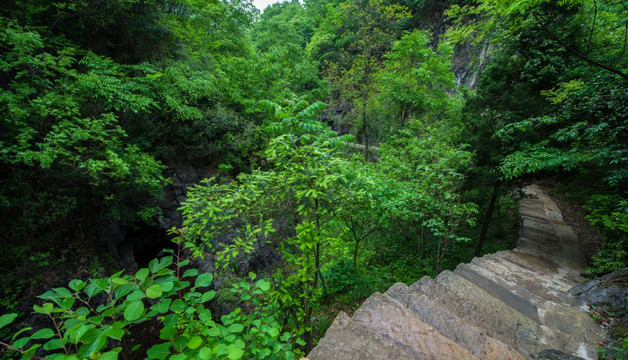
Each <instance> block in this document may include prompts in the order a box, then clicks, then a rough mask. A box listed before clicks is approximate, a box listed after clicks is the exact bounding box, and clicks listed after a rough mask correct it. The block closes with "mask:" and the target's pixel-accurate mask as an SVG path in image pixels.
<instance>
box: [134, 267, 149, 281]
mask: <svg viewBox="0 0 628 360" xmlns="http://www.w3.org/2000/svg"><path fill="white" fill-rule="evenodd" d="M148 274H149V271H148V269H147V268H142V269H139V270H138V271H137V273H135V278H136V279H137V280H139V281H140V282H142V281H144V280H146V278H147V277H148Z"/></svg>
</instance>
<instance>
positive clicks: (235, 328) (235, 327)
mask: <svg viewBox="0 0 628 360" xmlns="http://www.w3.org/2000/svg"><path fill="white" fill-rule="evenodd" d="M243 330H244V325H242V324H231V325H230V326H229V328H228V329H227V331H229V332H230V333H239V332H242V331H243Z"/></svg>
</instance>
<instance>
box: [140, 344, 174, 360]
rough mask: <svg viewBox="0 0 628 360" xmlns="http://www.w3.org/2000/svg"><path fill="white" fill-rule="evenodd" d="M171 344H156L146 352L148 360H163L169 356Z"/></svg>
mask: <svg viewBox="0 0 628 360" xmlns="http://www.w3.org/2000/svg"><path fill="white" fill-rule="evenodd" d="M171 346H172V343H171V342H167V343H163V344H157V345H154V346H153V347H151V348H150V349H148V351H146V355H148V358H149V359H165V358H167V357H168V355H170V347H171Z"/></svg>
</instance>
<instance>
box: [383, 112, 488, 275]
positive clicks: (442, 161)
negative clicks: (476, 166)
mask: <svg viewBox="0 0 628 360" xmlns="http://www.w3.org/2000/svg"><path fill="white" fill-rule="evenodd" d="M430 132H431V129H430V127H429V126H425V125H422V124H421V123H420V122H417V121H414V122H412V123H411V124H410V127H409V128H408V129H406V130H402V131H400V132H399V135H397V136H393V137H391V138H390V139H389V140H388V141H387V142H386V143H384V144H382V147H381V159H380V161H379V162H378V165H377V167H378V168H379V169H378V171H379V172H380V174H382V175H381V176H382V177H384V175H383V174H386V175H385V178H386V179H387V183H386V185H384V186H382V187H381V189H382V190H383V191H382V193H381V195H380V200H379V201H380V202H381V205H380V206H382V207H383V209H384V211H382V213H383V214H386V215H385V216H386V218H385V219H386V220H385V221H386V223H387V228H389V230H393V229H397V231H396V232H395V233H396V234H400V233H405V236H400V239H404V238H405V239H407V240H410V239H418V247H417V248H418V250H419V252H420V254H419V255H420V257H423V256H425V255H427V256H430V257H431V258H432V259H433V269H434V273H435V274H438V272H439V271H440V270H442V261H443V259H444V258H445V256H446V255H447V252H448V251H449V249H450V247H451V243H452V241H466V240H468V239H466V238H464V237H461V236H459V235H457V234H456V233H457V231H458V229H459V227H460V226H461V225H463V224H465V223H467V224H469V225H473V224H474V218H473V215H474V214H475V213H477V209H476V206H475V204H473V203H464V202H462V198H461V196H460V194H459V193H458V190H459V189H460V187H461V186H462V184H463V181H464V175H463V174H464V171H465V170H466V169H467V168H468V167H469V166H470V164H471V154H470V153H469V152H467V151H465V150H463V149H460V148H457V147H455V146H452V145H450V144H448V143H447V142H443V141H441V140H439V139H438V138H436V137H434V136H432V134H431V133H430ZM392 194H396V195H392Z"/></svg>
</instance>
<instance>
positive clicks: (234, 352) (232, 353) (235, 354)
mask: <svg viewBox="0 0 628 360" xmlns="http://www.w3.org/2000/svg"><path fill="white" fill-rule="evenodd" d="M243 355H244V350H242V349H238V348H232V349H230V350H229V353H228V354H227V357H228V358H229V359H230V360H237V359H242V356H243Z"/></svg>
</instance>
